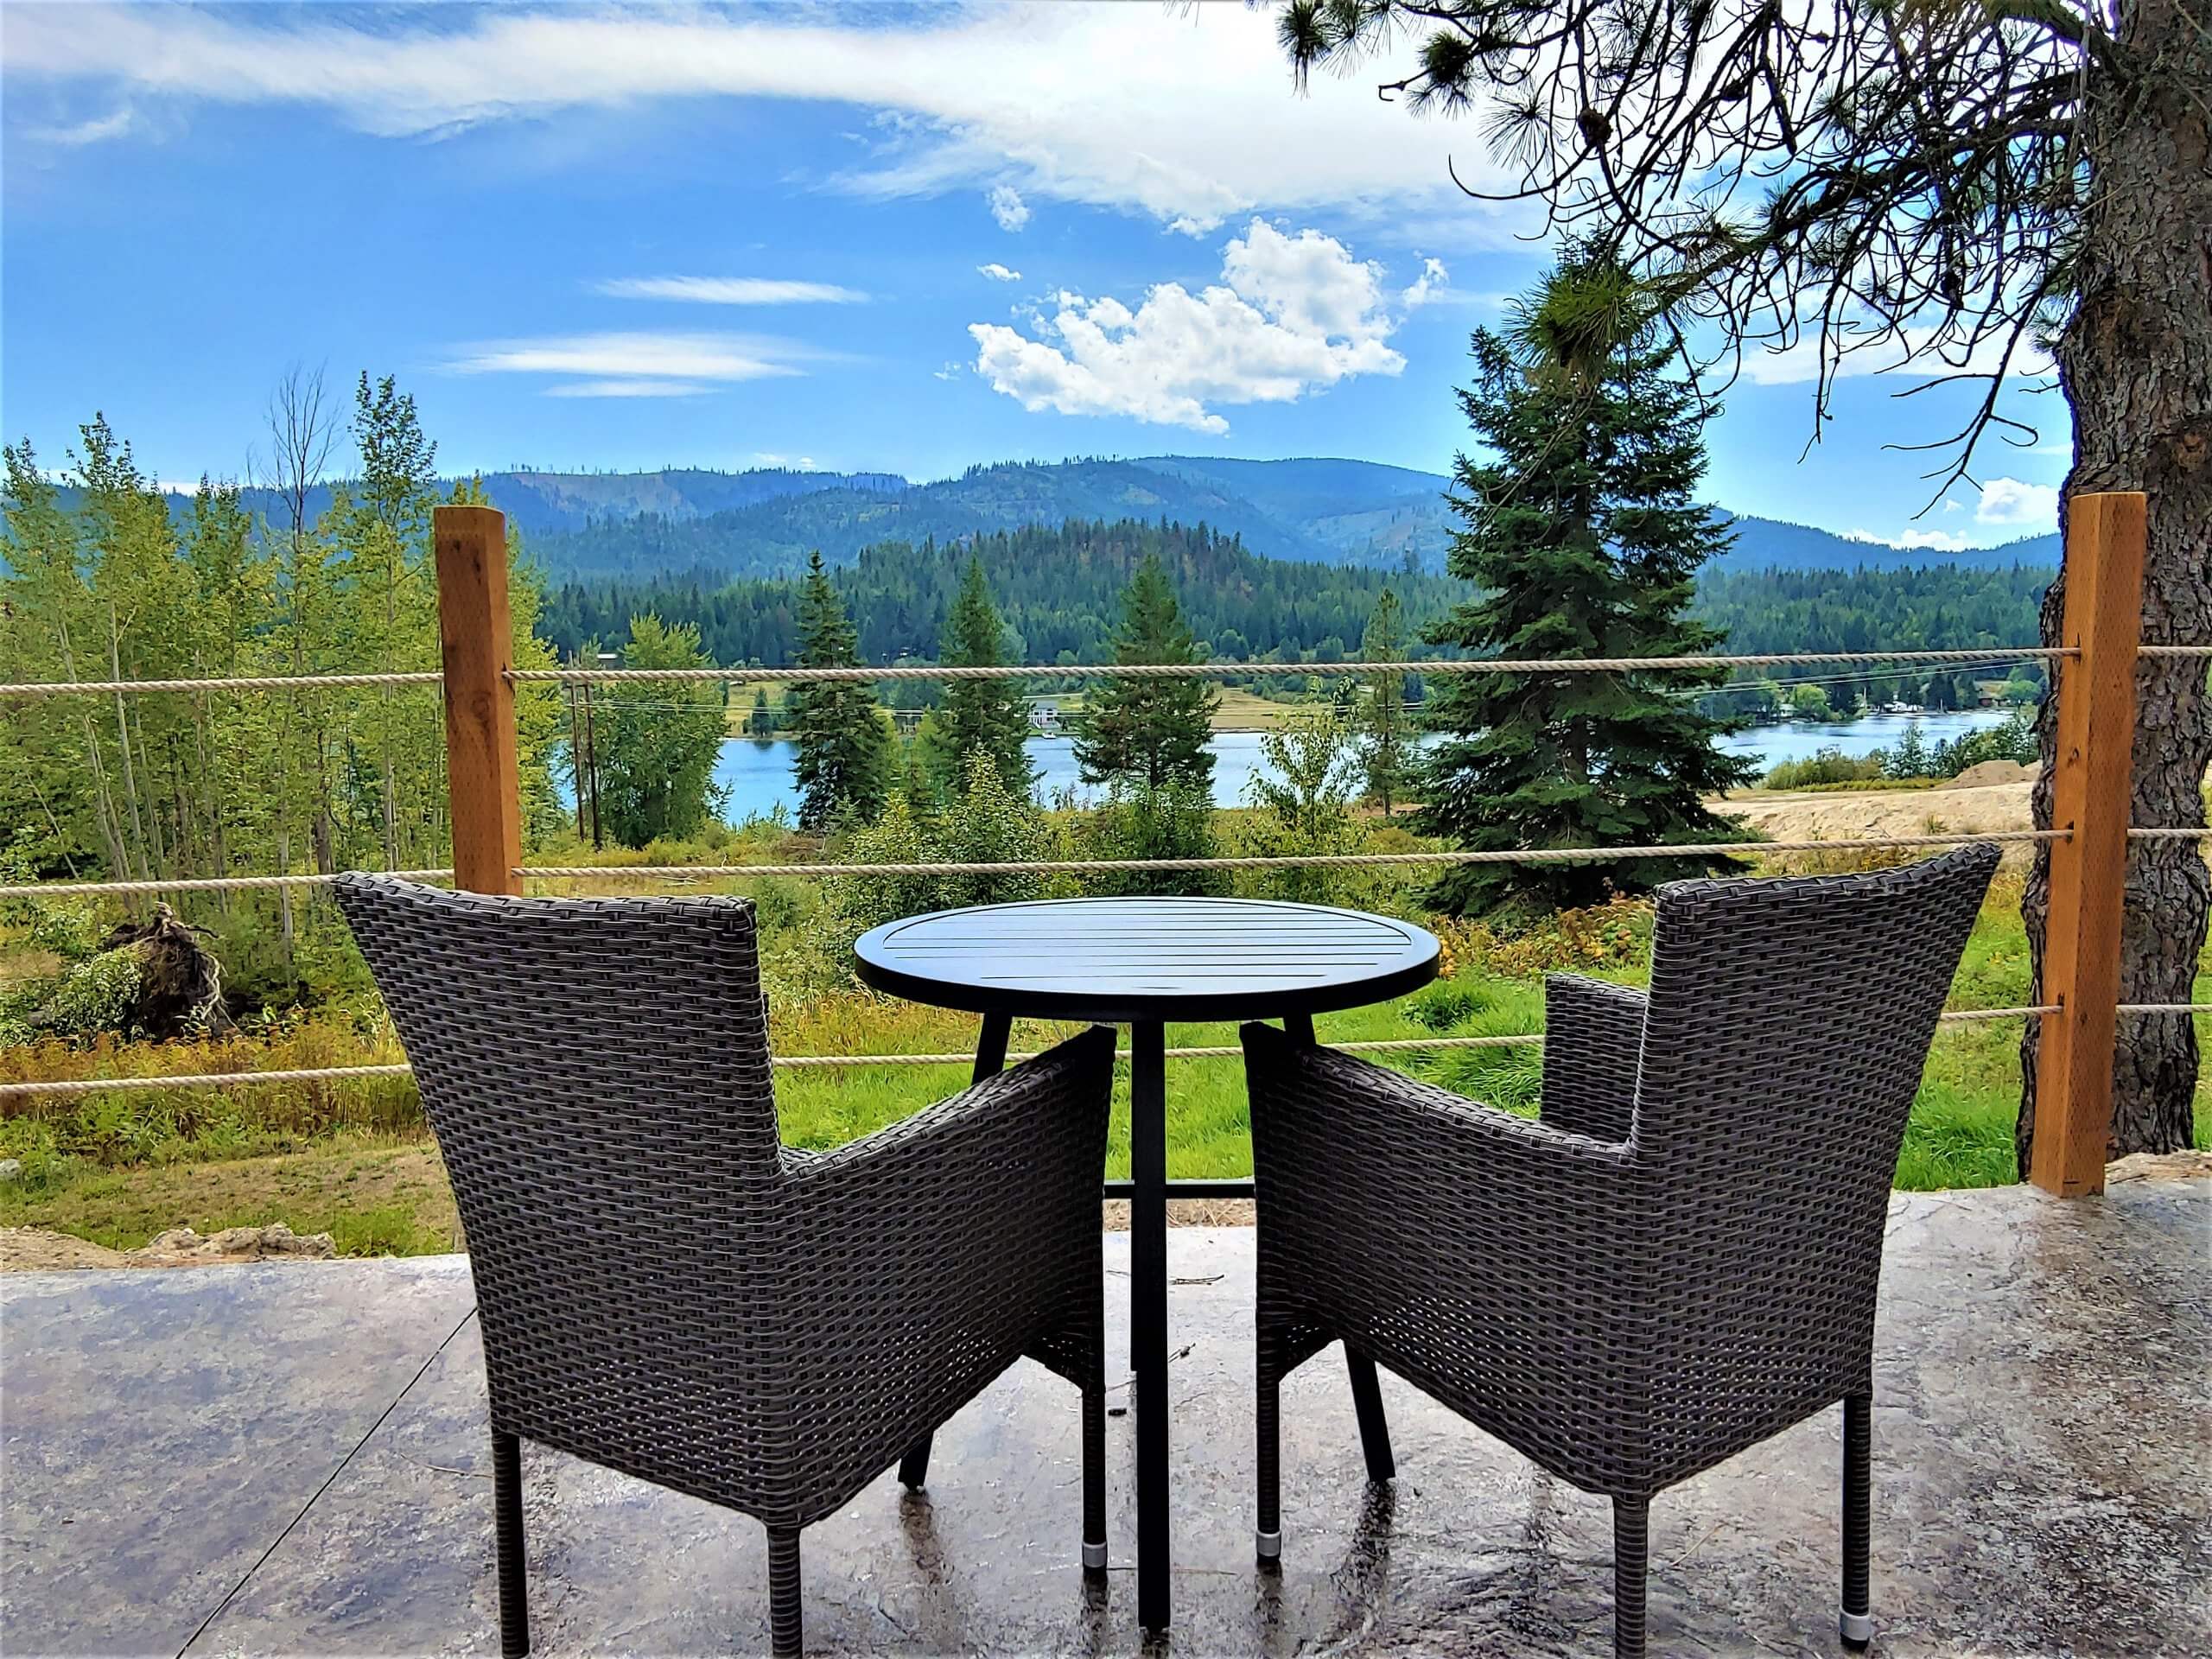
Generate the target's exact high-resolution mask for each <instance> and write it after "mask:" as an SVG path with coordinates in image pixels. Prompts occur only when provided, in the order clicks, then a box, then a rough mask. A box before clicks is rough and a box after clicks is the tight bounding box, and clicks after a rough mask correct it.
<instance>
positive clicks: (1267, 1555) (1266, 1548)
mask: <svg viewBox="0 0 2212 1659" xmlns="http://www.w3.org/2000/svg"><path fill="white" fill-rule="evenodd" d="M1252 1541H1253V1542H1254V1543H1255V1544H1256V1545H1257V1546H1258V1547H1259V1550H1260V1559H1261V1560H1263V1561H1273V1560H1281V1557H1282V1534H1281V1533H1279V1532H1261V1531H1259V1530H1258V1529H1254V1531H1253V1534H1252Z"/></svg>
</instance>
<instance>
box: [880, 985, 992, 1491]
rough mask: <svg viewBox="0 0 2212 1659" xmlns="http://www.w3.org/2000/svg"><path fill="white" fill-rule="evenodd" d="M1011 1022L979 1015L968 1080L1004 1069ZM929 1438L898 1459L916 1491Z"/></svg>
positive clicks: (925, 1468)
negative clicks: (979, 1029) (973, 1066)
mask: <svg viewBox="0 0 2212 1659" xmlns="http://www.w3.org/2000/svg"><path fill="white" fill-rule="evenodd" d="M1013 1025H1014V1019H1013V1016H1012V1015H1010V1014H985V1015H984V1016H983V1030H982V1034H981V1035H980V1036H978V1037H977V1038H976V1070H975V1071H974V1072H973V1073H971V1074H970V1076H969V1082H970V1084H977V1083H981V1082H982V1080H983V1079H984V1078H985V1077H996V1076H998V1074H999V1073H1000V1072H1001V1071H1004V1070H1005V1069H1006V1042H1007V1032H1008V1031H1009V1029H1010V1028H1011V1027H1013ZM931 1438H932V1435H931V1434H925V1435H923V1436H922V1438H921V1439H920V1440H916V1441H915V1442H914V1443H913V1444H912V1446H908V1447H907V1448H906V1453H905V1455H904V1456H902V1457H901V1458H900V1459H899V1484H901V1485H903V1486H905V1487H906V1489H907V1490H908V1491H916V1492H918V1491H921V1489H922V1488H923V1486H924V1485H925V1484H927V1482H928V1480H929V1478H930V1441H931Z"/></svg>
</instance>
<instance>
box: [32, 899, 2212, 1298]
mask: <svg viewBox="0 0 2212 1659" xmlns="http://www.w3.org/2000/svg"><path fill="white" fill-rule="evenodd" d="M1584 914H1591V912H1584ZM1600 937H1601V935H1593V934H1592V933H1590V932H1588V931H1576V930H1573V929H1569V930H1568V931H1567V932H1566V933H1565V934H1563V935H1562V937H1561V938H1560V940H1559V941H1557V942H1556V943H1554V944H1548V945H1547V947H1546V948H1547V949H1548V950H1550V951H1551V956H1552V959H1550V960H1548V961H1544V962H1541V963H1532V962H1530V961H1529V960H1528V958H1527V955H1526V953H1525V952H1521V953H1520V954H1518V955H1510V956H1509V957H1507V958H1506V959H1505V961H1504V963H1503V967H1504V969H1510V971H1502V970H1500V968H1499V966H1498V964H1497V963H1489V964H1488V965H1486V959H1471V957H1470V955H1469V953H1468V952H1467V951H1465V950H1463V949H1462V947H1463V946H1464V945H1465V940H1459V941H1458V943H1457V944H1455V945H1454V953H1455V960H1456V961H1457V963H1458V966H1457V971H1456V972H1455V973H1454V974H1453V976H1452V977H1451V978H1449V979H1446V980H1443V981H1440V982H1437V983H1436V984H1433V985H1431V986H1429V987H1427V988H1425V989H1424V990H1422V991H1420V992H1417V993H1415V994H1414V995H1412V996H1409V997H1405V998H1401V999H1400V1000H1398V1001H1395V1002H1392V1003H1387V1004H1383V1005H1381V1006H1378V1007H1371V1008H1361V1009H1355V1010H1352V1011H1350V1012H1347V1013H1344V1014H1332V1015H1326V1016H1324V1017H1323V1018H1322V1019H1320V1020H1319V1021H1318V1022H1317V1024H1318V1027H1319V1034H1320V1036H1321V1038H1322V1039H1323V1040H1324V1041H1335V1042H1349V1041H1356V1040H1359V1039H1376V1038H1404V1037H1418V1036H1422V1035H1425V1034H1429V1033H1451V1034H1454V1035H1483V1034H1493V1033H1516V1032H1529V1031H1535V1030H1537V1029H1540V1028H1541V1023H1542V1008H1543V990H1542V985H1541V978H1540V976H1539V975H1538V969H1541V967H1545V966H1556V965H1559V963H1560V960H1565V961H1567V962H1568V963H1573V964H1574V965H1579V966H1586V967H1589V968H1591V969H1593V970H1595V971H1599V972H1602V973H1605V974H1606V975H1607V976H1609V977H1616V978H1618V979H1620V980H1622V981H1624V982H1631V983H1633V982H1637V981H1638V980H1639V979H1640V978H1641V977H1642V969H1641V967H1640V965H1638V964H1640V962H1641V957H1642V950H1641V946H1640V945H1636V944H1627V945H1624V944H1619V943H1618V942H1616V943H1615V944H1610V945H1608V944H1602V943H1594V944H1593V943H1592V939H1593V938H1600ZM1454 938H1455V940H1457V939H1458V936H1456V935H1455V936H1454ZM1514 949H1515V950H1518V949H1519V948H1518V947H1514ZM1562 952H1563V953H1564V955H1563V956H1562V954H1561V953H1562ZM1585 953H1587V954H1585ZM2027 980H2028V963H2027V951H2026V946H2025V942H2024V938H2023V936H2022V933H2021V929H2020V923H2019V918H2018V884H2017V879H2014V880H2008V881H2001V882H2000V886H1999V889H1998V891H1997V892H1996V893H1993V895H1992V898H1991V901H1990V903H1989V905H1988V906H1986V908H1985V909H1984V911H1983V912H1982V916H1981V918H1980V923H1979V924H1978V925H1977V926H1976V928H1975V931H1974V938H1973V940H1972V942H1971V943H1970V944H1969V945H1968V948H1967V954H1966V958H1965V961H1964V962H1963V963H1962V964H1961V969H1960V972H1959V976H1958V979H1957V982H1956V983H1955V986H1954V988H1953V992H1952V997H1951V1001H1952V1005H1953V1006H1954V1007H2005V1006H2011V1005H2014V1004H2018V1003H2020V1002H2024V1001H2026V1000H2027ZM1835 995H1839V996H1847V995H1851V988H1850V987H1848V986H1838V987H1837V988H1835ZM2196 1000H2198V1001H2207V1000H2212V974H2206V975H2203V976H2200V977H2199V979H2198V981H2197V990H2196ZM1071 1029H1072V1027H1065V1026H1050V1025H1045V1024H1041V1023H1031V1022H1021V1023H1019V1024H1017V1025H1016V1027H1015V1028H1014V1046H1015V1047H1017V1048H1026V1049H1033V1048H1041V1047H1044V1046H1047V1045H1048V1044H1050V1043H1051V1042H1052V1040H1054V1039H1056V1038H1057V1037H1058V1036H1059V1035H1061V1034H1064V1033H1066V1032H1068V1031H1070V1030H1071ZM975 1031H976V1022H975V1020H973V1019H972V1018H971V1017H969V1016H963V1015H959V1014H948V1013H945V1012H944V1011H941V1010H937V1009H930V1008H923V1007H916V1006H914V1005H912V1004H908V1003H903V1002H899V1001H893V1000H890V999H887V998H882V997H878V996H874V995H868V994H865V993H860V992H849V993H840V994H830V995H817V996H814V997H812V998H810V999H804V1000H800V999H793V1000H791V1001H784V1002H781V1003H780V1004H779V1011H778V1015H777V1019H776V1021H775V1029H774V1032H773V1040H774V1043H775V1046H776V1047H777V1049H778V1051H779V1052H783V1053H790V1054H808V1053H812V1054H825V1053H846V1054H868V1053H900V1052H903V1053H957V1052H963V1051H964V1050H966V1049H968V1048H969V1047H970V1046H972V1045H973V1043H974V1040H975ZM2198 1031H2199V1036H2200V1040H2201V1041H2202V1042H2204V1043H2205V1044H2206V1046H2207V1047H2208V1051H2209V1052H2212V1020H2205V1019H2203V1018H2201V1017H2200V1019H2199V1021H2198ZM2019 1034H2020V1033H2019V1023H2018V1021H2017V1020H1993V1021H1988V1022H1986V1023H1972V1024H1965V1025H1951V1026H1946V1027H1943V1028H1942V1030H1941V1032H1940V1033H1938V1035H1937V1037H1936V1046H1935V1049H1934V1052H1932V1053H1931V1055H1930V1057H1929V1065H1928V1070H1927V1073H1926V1076H1925V1077H1924V1079H1923V1083H1922V1085H1921V1090H1920V1093H1919V1096H1918V1099H1917V1101H1916V1103H1915V1106H1914V1109H1913V1114H1912V1119H1911V1123H1910V1127H1909V1128H1908V1130H1907V1132H1906V1135H1905V1142H1904V1151H1903V1154H1902V1156H1901V1157H1900V1158H1899V1160H1898V1164H1897V1185H1899V1186H1901V1187H1905V1188H1909V1189H1915V1190H1925V1189H1930V1188H1940V1187H1953V1186H1983V1185H1995V1184H1999V1183H2003V1182H2007V1181H2010V1180H2011V1179H2012V1173H2013V1156H2012V1125H2013V1120H2014V1117H2015V1116H2016V1114H2017V1111H2018V1101H2019V1058H2018V1048H2019ZM1168 1041H1169V1043H1170V1044H1171V1045H1173V1046H1206V1045H1213V1044H1234V1043H1235V1042H1236V1031H1235V1028H1234V1027H1232V1026H1230V1025H1226V1024H1221V1025H1197V1026H1173V1027H1169V1030H1168ZM393 1058H397V1052H396V1051H395V1049H394V1048H393V1046H392V1044H391V1039H390V1037H389V1035H388V1033H385V1031H384V1029H383V1027H381V1025H380V1023H378V1022H375V1021H372V1020H366V1019H365V1018H364V1017H362V1016H360V1015H359V1014H340V1013H333V1014H325V1015H319V1016H317V1017H316V1018H315V1020H310V1021H308V1022H306V1023H304V1024H302V1025H301V1026H298V1027H293V1028H291V1029H289V1030H288V1031H287V1032H286V1033H283V1035H282V1036H281V1037H278V1038H271V1039H265V1040H262V1041H259V1042H258V1043H255V1042H251V1041H247V1040H245V1039H240V1040H238V1041H234V1042H232V1043H228V1044H224V1045H219V1046H216V1045H190V1044H177V1045H163V1046H159V1047H150V1046H126V1047H124V1048H121V1049H107V1050H103V1051H95V1052H79V1051H73V1050H60V1049H42V1050H40V1051H35V1052H27V1051H23V1050H16V1051H11V1052H10V1054H9V1055H8V1056H6V1057H5V1059H4V1061H0V1074H4V1075H11V1076H16V1077H32V1076H54V1077H63V1076H85V1075H93V1074H98V1073H113V1072H115V1071H120V1070H126V1069H128V1070H136V1071H172V1072H182V1071H224V1070H233V1069H243V1068H245V1067H247V1066H251V1065H260V1066H264V1067H272V1068H273V1067H277V1066H282V1065H292V1066H298V1065H349V1064H361V1063H367V1062H375V1061H388V1060H391V1059H393ZM1389 1064H1390V1065H1395V1066H1397V1067H1398V1068H1400V1069H1401V1070H1403V1071H1408V1072H1412V1073H1414V1074H1416V1075H1420V1076H1424V1077H1430V1078H1433V1080H1434V1081H1436V1082H1438V1083H1440V1084H1443V1085H1445V1086H1446V1087H1447V1088H1451V1089H1454V1090H1459V1091H1460V1092H1462V1093H1465V1094H1468V1095H1471V1096H1477V1097H1478V1098H1481V1099H1484V1100H1488V1101H1490V1102H1491V1103H1495V1104H1497V1105H1500V1106H1503V1107H1506V1108H1508V1109H1514V1110H1518V1111H1523V1112H1533V1111H1534V1110H1535V1107H1536V1102H1537V1095H1538V1090H1539V1085H1540V1084H1541V1050H1540V1049H1538V1048H1535V1047H1533V1046H1524V1047H1514V1048H1495V1049H1471V1050H1470V1049H1461V1050H1440V1051H1430V1052H1422V1053H1403V1052H1401V1053H1394V1054H1392V1055H1390V1056H1389ZM967 1077H968V1068H967V1066H966V1065H965V1064H964V1063H963V1064H958V1065H943V1066H883V1067H872V1068H866V1069H839V1070H834V1071H832V1070H804V1071H783V1072H779V1074H778V1097H779V1109H780V1113H781V1118H782V1128H783V1134H784V1137H785V1140H786V1141H788V1142H790V1143H791V1144H792V1145H795V1146H801V1147H816V1148H820V1147H833V1146H837V1145H840V1144H842V1143H843V1142H845V1141H849V1140H852V1139H855V1137H857V1136H860V1135H866V1134H868V1133H869V1132H870V1131H871V1130H874V1129H876V1128H881V1127H882V1126H883V1125H885V1124H887V1123H890V1122H895V1121H897V1120H898V1119H899V1118H902V1117H905V1116H908V1115H909V1114H911V1113H912V1112H914V1111H916V1110H918V1109H920V1108H921V1107H923V1106H925V1105H926V1104H927V1103H930V1102H931V1101H933V1100H937V1099H939V1098H941V1097H942V1096H946V1095H949V1094H952V1093H954V1092H956V1091H957V1090H959V1089H960V1088H962V1087H963V1085H964V1084H966V1082H967ZM1127 1090H1128V1077H1127V1073H1126V1070H1124V1071H1123V1072H1122V1075H1121V1077H1119V1079H1118V1081H1117V1085H1116V1106H1115V1114H1114V1122H1113V1128H1112V1131H1111V1139H1110V1142H1109V1152H1108V1173H1109V1174H1111V1175H1116V1176H1120V1175H1126V1174H1127V1173H1128V1093H1127ZM2195 1139H2196V1145H2197V1146H2199V1147H2207V1146H2212V1077H2208V1078H2207V1079H2205V1080H2201V1081H2200V1083H2199V1084H2198V1091H2197V1099H2196V1136H2195ZM1167 1145H1168V1173H1169V1174H1170V1175H1171V1176H1172V1177H1182V1178H1187V1177H1198V1176H1236V1175H1243V1174H1248V1173H1250V1169H1251V1144H1250V1140H1249V1120H1248V1115H1247V1110H1246V1104H1245V1095H1244V1079H1243V1067H1242V1065H1240V1064H1239V1063H1238V1062H1237V1061H1236V1059H1234V1058H1222V1059H1188V1060H1179V1061H1174V1062H1171V1064H1170V1069H1169V1072H1168V1124H1167ZM0 1156H11V1157H15V1158H17V1159H20V1160H22V1164H23V1170H22V1174H21V1175H20V1177H19V1178H18V1179H16V1180H14V1181H12V1182H8V1183H5V1184H0V1225H10V1226H19V1225H29V1226H37V1227H46V1228H52V1229H54V1230H59V1231H63V1232H68V1233H73V1234H76V1235H79V1236H83V1237H86V1238H90V1239H92V1240H94V1241H95V1242H97V1243H103V1244H107V1245H109V1246H111V1247H113V1248H118V1249H129V1248H132V1247H135V1246H137V1245H140V1244H143V1243H145V1242H146V1241H147V1240H148V1239H149V1238H150V1237H151V1236H153V1235H154V1234H156V1233H158V1232H160V1231H162V1230H164V1229H166V1228H169V1227H175V1226H179V1225H185V1224H189V1225H192V1226H194V1227H196V1228H198V1229H199V1230H200V1231H202V1232H203V1233H204V1232H208V1231H212V1230H215V1229H217V1228H220V1227H226V1226H233V1225H243V1224H260V1223H269V1222H277V1221H282V1222H284V1223H286V1224H289V1226H291V1227H292V1228H293V1229H294V1230H296V1231H298V1232H302V1233H309V1232H326V1231H327V1232H330V1233H332V1234H334V1236H336V1239H337V1242H338V1244H339V1248H340V1250H341V1251H344V1252H345V1253H346V1254H352V1255H374V1254H402V1255H404V1254H416V1253H422V1252H428V1251H436V1250H444V1249H452V1248H454V1241H455V1238H456V1236H457V1230H456V1224H455V1221H454V1211H453V1204H452V1198H451V1195H450V1194H449V1192H448V1190H447V1188H446V1185H445V1180H444V1175H443V1172H442V1168H441V1166H439V1164H438V1162H437V1159H436V1153H435V1148H434V1147H432V1146H431V1144H430V1142H429V1140H428V1138H427V1136H426V1135H424V1133H423V1129H422V1127H421V1119H420V1115H419V1110H418V1109H417V1108H416V1103H415V1102H414V1098H413V1094H412V1090H411V1086H410V1085H409V1084H406V1083H405V1082H404V1080H401V1081H398V1082H391V1083H378V1084H349V1085H344V1086H327V1085H326V1086H317V1087H315V1088H313V1089H305V1090H302V1089H285V1088H283V1087H280V1086H270V1087H264V1088H262V1089H258V1090H232V1091H227V1092H226V1093H222V1094H218V1093H214V1092H213V1091H206V1092H194V1093H190V1094H185V1093H181V1092H175V1091H171V1092H166V1093H154V1092H141V1093H138V1094H136V1095H134V1094H130V1093H128V1092H123V1093H110V1094H102V1095H97V1096H88V1097H86V1098H84V1099H81V1100H76V1101H70V1102H66V1103H65V1102H54V1103H42V1104H41V1106H40V1107H38V1108H36V1109H33V1110H29V1111H22V1112H18V1113H17V1114H16V1115H15V1116H10V1117H9V1118H7V1119H5V1120H0Z"/></svg>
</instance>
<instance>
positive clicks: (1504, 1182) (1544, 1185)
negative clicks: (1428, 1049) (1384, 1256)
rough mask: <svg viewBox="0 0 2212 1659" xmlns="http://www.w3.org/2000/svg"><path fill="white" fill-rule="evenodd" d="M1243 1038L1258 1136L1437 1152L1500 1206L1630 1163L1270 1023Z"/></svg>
mask: <svg viewBox="0 0 2212 1659" xmlns="http://www.w3.org/2000/svg"><path fill="white" fill-rule="evenodd" d="M1243 1039H1245V1068H1248V1077H1249V1079H1252V1133H1255V1137H1261V1135H1269V1137H1272V1133H1274V1130H1276V1128H1289V1130H1292V1133H1296V1135H1307V1137H1319V1139H1323V1141H1334V1144H1340V1146H1343V1148H1344V1150H1347V1154H1356V1157H1363V1159H1371V1161H1391V1164H1407V1161H1411V1159H1442V1161H1445V1168H1442V1170H1438V1173H1449V1174H1455V1177H1465V1184H1466V1185H1469V1188H1473V1190H1478V1192H1496V1194H1500V1201H1504V1204H1520V1201H1522V1197H1524V1194H1526V1197H1541V1194H1544V1192H1546V1190H1560V1192H1561V1194H1564V1192H1566V1190H1568V1188H1586V1190H1601V1188H1611V1185H1612V1184H1617V1181H1619V1179H1621V1177H1624V1174H1626V1173H1628V1170H1630V1168H1632V1159H1630V1154H1628V1150H1626V1148H1624V1146H1619V1144H1615V1141H1606V1139H1599V1137H1591V1135H1581V1133H1573V1130H1564V1128H1560V1126H1557V1123H1540V1122H1531V1119H1526V1117H1516V1115H1513V1113H1502V1110H1497V1109H1496V1106H1484V1103H1482V1102H1476V1099H1466V1097H1465V1095H1453V1093H1451V1090H1449V1089H1438V1086H1435V1084H1429V1082H1422V1079H1421V1077H1407V1075H1405V1073H1400V1071H1389V1068H1387V1066H1376V1064H1371V1062H1367V1059H1360V1058H1356V1055H1347V1053H1338V1051H1334V1048H1320V1046H1305V1044H1299V1042H1292V1039H1289V1038H1287V1035H1285V1033H1283V1031H1276V1028H1274V1027H1263V1024H1249V1027H1245V1028H1243ZM1263 1117H1265V1119H1268V1122H1265V1128H1263V1126H1261V1119H1263ZM1425 1179H1427V1177H1425Z"/></svg>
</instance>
